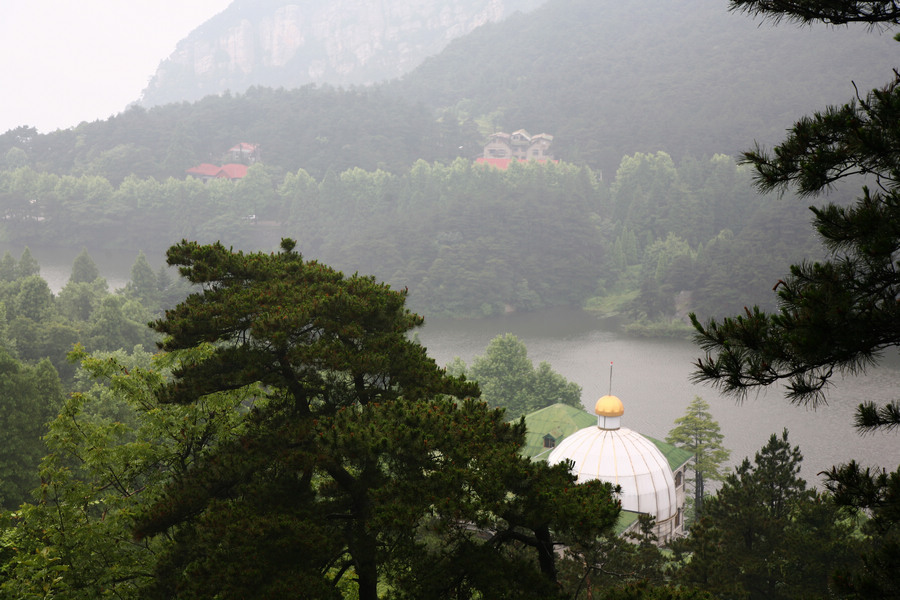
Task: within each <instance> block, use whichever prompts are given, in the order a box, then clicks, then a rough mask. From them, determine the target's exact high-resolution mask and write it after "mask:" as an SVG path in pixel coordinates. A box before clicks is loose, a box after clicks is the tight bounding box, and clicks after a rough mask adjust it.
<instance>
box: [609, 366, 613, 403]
mask: <svg viewBox="0 0 900 600" xmlns="http://www.w3.org/2000/svg"><path fill="white" fill-rule="evenodd" d="M609 395H610V396H612V361H609Z"/></svg>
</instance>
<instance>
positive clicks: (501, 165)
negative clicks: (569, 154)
mask: <svg viewBox="0 0 900 600" xmlns="http://www.w3.org/2000/svg"><path fill="white" fill-rule="evenodd" d="M513 160H518V161H519V162H520V163H524V162H529V161H528V160H526V159H524V158H518V159H512V158H484V157H479V158H476V159H475V162H476V163H479V164H482V165H490V166H492V167H496V168H497V169H500V170H501V171H505V170H507V169H508V168H509V163H511V162H512V161H513ZM531 162H536V163H541V164H544V163H545V162H547V161H546V160H544V159H541V160H534V161H531ZM551 162H553V163H559V161H558V160H554V161H551Z"/></svg>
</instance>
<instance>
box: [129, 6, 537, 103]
mask: <svg viewBox="0 0 900 600" xmlns="http://www.w3.org/2000/svg"><path fill="white" fill-rule="evenodd" d="M544 1H545V0H331V1H326V2H317V1H315V0H299V1H293V2H292V1H288V0H269V1H265V2H259V1H257V0H236V1H235V2H233V3H232V4H231V5H230V6H229V7H228V8H227V9H226V10H225V11H223V12H221V13H219V14H218V15H216V16H215V17H213V18H212V19H210V20H209V21H207V22H206V23H204V24H203V25H202V26H200V27H199V28H197V29H196V30H194V31H193V32H192V33H191V34H190V35H189V36H188V37H187V38H185V39H184V40H182V41H181V42H179V43H178V46H177V48H176V50H175V52H173V53H172V55H171V56H169V57H168V58H167V59H166V60H164V61H162V63H161V64H160V66H159V68H158V69H157V72H156V74H155V75H154V76H153V78H152V79H151V81H150V83H149V84H148V86H147V88H146V89H145V90H144V91H143V93H142V97H141V100H140V103H141V104H142V105H143V106H145V107H150V106H156V105H159V104H165V103H169V102H181V101H193V100H198V99H200V98H202V97H203V96H206V95H209V94H218V93H222V92H224V91H226V90H229V91H231V92H237V93H240V92H243V91H244V90H246V89H247V88H249V87H251V86H254V85H258V86H266V87H285V88H295V87H300V86H302V85H306V84H309V83H327V84H333V85H354V84H369V83H374V82H378V81H383V80H387V79H391V78H395V77H399V76H401V75H403V74H404V73H406V72H408V71H410V70H411V69H413V68H414V67H416V66H417V65H418V64H420V63H421V61H422V60H424V59H425V58H426V57H428V56H430V55H434V54H437V53H439V52H440V51H441V50H442V49H443V48H444V47H445V46H446V45H447V43H449V42H450V41H451V40H453V39H455V38H458V37H460V36H463V35H465V34H467V33H469V32H470V31H472V30H473V29H475V28H477V27H478V26H480V25H484V24H485V23H489V22H496V21H500V20H502V19H503V18H505V17H507V16H509V15H510V14H512V13H514V12H515V11H524V10H529V9H532V8H535V7H537V6H539V5H540V4H542V3H543V2H544Z"/></svg>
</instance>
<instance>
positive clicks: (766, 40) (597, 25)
mask: <svg viewBox="0 0 900 600" xmlns="http://www.w3.org/2000/svg"><path fill="white" fill-rule="evenodd" d="M895 55H896V47H895V42H893V40H892V38H891V36H890V35H888V34H879V33H878V32H875V33H874V34H869V33H867V32H866V30H865V26H862V25H857V26H854V27H848V28H845V27H839V28H826V27H825V26H822V25H817V26H808V27H803V28H800V27H791V26H784V27H773V26H772V25H771V24H763V25H759V24H758V22H756V21H754V20H753V19H751V18H750V17H747V16H743V15H734V14H730V13H729V12H728V10H727V3H726V2H722V1H721V0H675V1H671V2H662V3H634V2H617V1H615V0H550V1H549V2H547V3H546V4H545V5H543V6H542V7H540V8H538V9H536V10H534V11H532V12H530V13H528V14H524V15H514V16H512V17H510V18H509V19H507V20H505V21H503V22H500V23H493V24H488V25H485V26H483V27H480V28H479V29H477V30H475V31H473V32H472V33H471V34H469V35H468V36H466V37H464V38H460V39H458V40H455V41H453V42H452V43H451V44H450V45H449V46H448V47H447V49H446V50H445V51H444V52H442V53H441V54H440V55H438V56H435V57H432V58H429V59H428V60H426V61H425V63H424V64H423V65H422V66H421V67H419V68H418V69H416V70H415V71H413V72H412V73H410V74H409V75H407V76H405V77H404V78H403V80H402V81H400V82H399V83H396V84H393V85H391V86H389V88H388V89H389V90H390V91H391V92H393V93H396V94H397V95H398V96H399V97H402V98H404V99H406V100H410V101H421V102H424V103H425V104H426V105H428V106H430V107H432V108H435V109H438V108H441V107H446V108H447V109H448V110H449V111H450V112H451V113H452V114H455V115H457V116H459V117H465V116H473V117H477V118H479V119H481V120H482V122H483V123H484V126H485V127H486V128H487V129H493V130H506V131H510V130H515V129H518V128H520V127H524V128H525V129H527V130H528V131H530V132H532V133H537V132H539V131H546V132H548V133H551V134H553V135H555V136H556V140H555V150H556V152H557V155H558V156H560V157H561V158H564V159H565V160H569V161H573V162H577V163H582V162H583V163H584V164H588V165H591V166H592V167H594V168H601V169H603V172H604V173H610V172H611V171H612V170H614V169H615V168H616V166H617V165H618V163H619V160H620V159H621V157H622V156H623V155H626V154H633V153H635V152H656V151H657V150H663V151H666V152H668V153H669V154H671V155H672V156H674V157H676V158H678V157H682V156H685V155H694V156H709V155H711V154H713V153H716V152H722V153H725V154H729V155H733V154H736V153H737V152H739V151H742V150H744V149H746V148H747V146H748V144H751V143H752V141H753V140H754V139H756V140H759V141H761V142H764V143H768V144H772V143H774V142H776V141H778V140H780V139H781V136H782V134H783V132H784V130H785V129H786V128H787V127H789V126H790V125H791V124H793V122H794V121H795V120H796V119H797V118H798V117H800V116H801V115H803V114H804V113H805V112H806V111H808V110H809V107H810V106H824V105H826V104H829V103H839V102H844V101H846V99H847V98H848V97H850V96H852V95H853V93H854V91H853V85H852V83H851V82H855V83H856V84H857V85H858V87H859V89H861V90H864V89H868V88H869V87H874V86H877V85H881V84H882V83H883V82H884V81H886V80H887V79H889V78H890V76H891V74H892V68H893V67H894V66H896V65H895V64H894V62H893V58H894V56H895Z"/></svg>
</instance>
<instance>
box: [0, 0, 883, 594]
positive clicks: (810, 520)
mask: <svg viewBox="0 0 900 600" xmlns="http://www.w3.org/2000/svg"><path fill="white" fill-rule="evenodd" d="M276 4H277V3H272V6H275V5H276ZM535 4H537V3H535ZM238 8H240V6H238ZM729 8H730V9H731V12H729V11H728V9H729ZM236 12H237V13H240V11H236ZM229 14H230V13H229ZM248 14H249V13H248ZM245 16H247V15H245ZM250 16H252V15H250ZM229 18H230V17H229V16H228V14H225V13H223V16H221V18H220V21H221V24H222V26H223V27H226V28H227V24H228V23H230V22H229V21H228V19H229ZM247 18H249V16H247ZM898 18H900V17H898V14H897V11H896V7H895V6H894V4H893V3H890V2H825V1H813V2H799V3H798V2H788V1H785V2H781V1H776V2H761V1H758V0H732V1H731V2H725V1H724V0H702V1H698V2H693V1H692V2H686V1H678V2H672V3H667V4H665V5H660V6H654V7H636V6H633V5H631V4H629V3H618V2H612V1H605V0H604V1H597V0H593V1H589V0H565V1H564V0H549V1H547V2H544V3H542V4H541V6H540V7H538V8H536V9H535V10H533V11H530V12H526V13H524V14H522V13H518V14H513V15H511V16H509V17H508V18H506V19H504V20H502V21H500V22H497V23H491V24H487V25H485V26H483V27H480V28H477V29H475V30H474V31H472V32H471V33H470V34H468V35H466V36H463V37H461V38H459V39H457V40H455V41H454V42H452V43H450V44H449V45H448V46H447V48H446V49H445V50H444V51H443V52H441V53H440V54H439V55H436V56H432V57H428V58H427V59H426V60H425V61H424V62H423V63H422V64H421V66H419V67H418V68H417V69H415V70H413V71H411V72H408V73H406V74H404V75H403V76H402V77H400V78H399V79H395V80H392V81H385V82H380V83H378V84H375V85H371V86H368V87H349V88H342V87H332V86H329V85H316V84H310V85H306V86H304V87H300V88H289V87H273V88H269V87H250V88H248V89H246V90H240V91H239V92H235V93H232V92H223V93H221V94H218V95H211V96H207V97H205V98H203V99H200V100H198V101H196V102H191V103H188V102H180V103H171V104H166V105H161V106H155V107H152V108H142V107H140V106H134V107H131V108H129V109H128V110H126V111H124V112H123V113H121V114H119V115H117V116H115V117H112V118H110V119H108V120H106V121H98V122H95V123H83V124H81V125H79V126H78V127H74V128H71V129H67V130H60V131H56V132H52V133H48V134H38V133H37V131H36V130H35V129H33V128H32V127H29V126H28V125H27V124H23V125H22V126H21V127H17V128H15V129H12V130H10V131H7V132H5V133H3V134H2V135H0V240H2V242H4V243H5V244H6V245H7V246H8V247H10V248H15V249H16V250H15V252H6V253H5V254H4V255H3V256H2V258H0V433H2V439H3V441H4V442H5V443H4V444H3V447H2V450H0V595H3V596H4V597H5V596H9V597H15V598H33V597H42V598H59V599H63V598H73V599H74V598H85V599H87V598H91V599H93V598H106V597H108V598H113V597H115V598H194V597H218V598H246V597H257V596H259V597H297V598H350V599H355V598H358V599H365V600H374V599H378V598H457V599H458V598H470V599H477V598H541V599H546V598H560V599H562V598H586V597H594V598H606V599H615V598H636V597H645V598H684V599H688V598H738V597H739V598H795V597H806V598H887V597H894V596H895V595H896V589H897V577H898V573H900V564H898V556H900V555H898V553H897V551H896V550H897V548H898V535H900V533H898V532H900V528H898V509H897V507H898V506H900V505H898V495H900V470H898V471H896V472H890V471H887V470H876V469H873V468H868V467H867V466H865V465H864V464H862V462H861V461H856V460H854V461H851V462H849V463H847V464H842V465H834V467H833V468H831V469H830V470H829V471H828V472H827V473H825V474H824V479H825V483H824V487H822V488H817V487H816V486H815V484H814V482H812V481H810V482H807V481H804V480H803V479H802V478H801V477H800V475H799V468H800V467H799V465H800V464H801V461H802V449H801V448H799V447H797V446H794V445H793V444H792V443H791V442H790V441H789V434H788V431H787V430H782V428H781V427H780V426H779V425H778V424H773V429H776V430H775V431H766V432H764V433H761V434H760V439H759V444H760V446H761V449H760V450H759V452H757V453H756V454H755V456H754V457H753V458H752V459H751V457H749V456H748V457H746V458H744V457H740V456H736V457H735V458H736V459H737V460H738V462H737V465H736V467H734V468H728V466H727V461H728V458H729V450H728V441H727V440H723V439H722V436H721V434H720V432H719V427H718V423H716V421H715V419H714V417H713V415H712V414H710V412H709V406H708V405H706V404H705V403H704V402H703V401H702V400H701V399H700V398H699V397H697V398H696V399H695V401H694V403H693V404H691V405H690V406H689V407H688V411H687V412H686V413H685V415H684V416H683V417H681V418H679V419H677V420H676V421H675V422H674V423H673V424H672V428H671V430H670V433H669V437H668V438H667V440H668V441H669V442H670V443H671V444H674V445H676V446H678V447H680V448H683V449H687V450H689V451H691V452H693V453H694V461H693V463H692V465H693V466H692V470H693V474H694V488H693V491H694V496H695V500H694V502H695V506H694V508H695V511H696V512H695V513H694V515H693V519H692V523H691V525H690V528H689V531H688V532H687V534H686V537H684V538H683V539H680V540H677V541H673V542H672V543H671V544H670V547H669V548H668V549H661V548H660V547H659V546H658V543H659V542H660V540H657V539H656V538H655V536H654V533H653V532H654V526H655V523H654V522H653V519H652V518H648V516H647V515H643V516H642V517H640V518H639V519H638V521H637V525H636V527H635V530H634V532H633V533H632V534H629V537H623V536H620V535H618V533H617V531H618V530H617V523H618V522H619V518H620V516H621V506H620V504H619V502H618V500H617V493H618V490H617V489H615V487H614V486H612V485H611V484H609V483H604V482H601V481H599V480H593V481H587V482H585V481H582V482H580V483H579V482H578V480H577V478H576V476H575V475H574V474H573V473H571V472H570V470H569V464H568V463H566V462H563V463H560V464H557V465H554V466H548V464H547V463H546V462H539V461H535V462H533V461H531V460H530V459H528V458H527V457H525V456H523V455H522V452H521V451H522V448H523V444H524V440H525V421H524V419H522V418H521V417H522V416H523V415H526V414H529V413H531V412H533V411H535V410H539V409H542V408H545V407H548V406H550V405H553V404H555V403H563V404H567V405H570V406H574V407H581V405H582V397H581V387H580V385H581V384H582V383H583V382H574V381H569V380H567V379H566V377H564V376H563V375H562V374H561V373H560V372H558V371H557V370H556V369H555V367H554V365H553V364H551V363H550V362H539V363H537V364H535V362H533V361H532V359H531V358H529V356H528V349H527V348H526V346H525V344H524V343H523V342H522V341H521V340H520V339H518V338H517V337H516V336H514V335H512V334H506V335H501V336H498V337H497V338H495V339H494V340H492V341H491V342H490V343H489V344H488V345H487V346H486V347H485V348H484V349H483V352H481V353H480V354H478V355H477V356H475V358H474V359H473V360H471V361H470V363H469V364H466V363H465V362H463V361H462V360H461V359H457V360H455V361H453V362H451V363H450V364H449V365H448V367H447V368H446V369H444V368H441V367H440V366H439V365H438V364H436V363H435V361H434V359H433V358H431V357H430V356H429V355H428V353H427V350H426V349H425V348H424V347H423V346H422V345H421V344H420V343H419V341H418V339H417V337H416V335H415V332H416V329H417V328H418V327H420V326H421V325H422V323H423V319H424V317H423V316H422V315H424V316H427V317H442V318H448V319H474V318H491V317H499V316H500V315H506V314H510V313H524V314H532V315H534V316H535V318H537V319H540V317H541V315H542V311H546V310H548V309H559V308H566V309H574V310H578V311H585V312H587V313H589V314H591V315H595V316H596V317H597V318H603V319H606V321H605V322H606V323H608V324H609V325H608V326H610V327H620V328H621V330H622V331H623V332H625V334H626V335H633V336H650V337H674V338H679V339H682V340H683V339H686V338H687V337H688V336H689V335H691V334H693V335H694V336H695V340H696V342H697V343H698V345H699V348H698V351H697V354H698V355H703V356H701V357H700V358H699V360H698V362H697V365H696V371H695V373H694V378H695V380H697V381H701V382H705V383H709V384H711V385H713V386H715V387H717V388H718V389H719V390H721V391H724V392H725V393H729V394H732V395H734V396H736V397H738V398H743V397H744V396H745V395H746V394H747V393H748V392H750V391H754V390H757V389H761V388H765V387H768V386H773V385H775V386H778V385H782V384H783V385H784V386H785V387H784V389H783V390H782V391H785V392H786V395H787V400H788V401H791V402H794V403H798V404H808V405H812V406H816V405H822V404H823V401H824V400H825V398H826V397H825V395H824V390H825V389H827V386H828V385H829V384H830V382H831V381H833V379H834V378H835V377H836V376H837V375H840V374H843V373H860V372H863V373H864V372H865V369H866V368H867V367H869V366H870V365H873V364H877V363H878V361H880V360H882V359H883V358H884V357H885V356H890V355H891V353H893V352H895V351H896V348H897V346H898V343H900V338H898V326H897V323H898V322H900V321H898V318H900V315H898V312H897V311H898V304H897V298H898V294H900V290H898V282H897V276H896V270H897V262H896V258H897V253H898V239H900V235H898V231H900V229H898V225H897V223H900V215H898V214H897V210H898V209H897V207H898V206H900V201H898V193H900V192H898V187H897V182H898V180H900V167H898V162H897V158H896V157H897V148H896V146H897V139H900V135H898V130H900V125H898V123H900V118H898V117H900V77H898V75H897V73H896V71H893V70H892V69H893V67H895V66H896V65H895V64H893V63H892V62H891V61H892V60H893V56H894V54H893V53H892V52H891V51H894V52H896V48H897V46H896V43H897V42H896V41H893V40H891V38H890V34H891V33H893V32H894V31H895V29H896V26H897V24H898ZM760 21H762V23H763V24H762V25H760ZM773 22H774V23H773ZM791 24H800V25H803V27H801V28H796V27H791V26H790V25H791ZM825 25H828V26H829V27H826V26H825ZM851 79H852V80H853V82H851ZM885 82H887V83H886V84H885ZM879 84H881V85H882V86H883V87H874V86H877V85H879ZM873 88H874V89H873ZM829 105H831V107H829ZM805 113H808V114H809V116H806V117H804V116H803V114H805ZM792 123H793V126H791V124H792ZM787 128H789V129H788V131H787V134H786V137H785V133H784V130H785V129H787ZM520 129H521V130H523V133H522V135H527V132H524V130H525V129H527V131H528V132H531V133H532V134H536V133H545V134H548V136H551V138H552V145H551V149H552V154H553V156H554V158H553V159H551V160H546V161H537V160H531V161H523V162H519V161H511V162H510V163H509V164H508V165H506V164H504V165H503V166H502V168H498V167H495V166H492V165H488V164H483V163H480V162H477V161H476V159H477V158H478V157H480V156H481V153H482V148H483V146H484V144H485V143H486V141H487V139H488V136H489V135H491V134H493V133H496V132H498V131H505V132H507V133H511V132H514V131H517V130H520ZM782 137H784V139H783V141H781V142H780V143H778V140H779V139H781V138H782ZM547 139H550V138H547ZM754 140H756V144H755V145H754ZM240 144H247V145H250V147H252V148H253V149H254V151H253V152H252V153H243V152H242V151H241V146H240ZM773 144H777V145H775V146H774V147H773ZM235 147H236V148H238V150H234V148H235ZM748 148H749V150H747V149H748ZM741 150H744V152H743V153H741V152H740V151H741ZM226 163H228V164H231V165H232V167H233V168H231V169H230V170H227V172H225V174H227V175H229V177H222V178H218V177H213V178H211V179H209V180H206V179H203V178H200V177H194V176H189V175H188V174H187V170H188V169H190V168H191V167H196V166H198V165H201V164H207V165H212V166H213V168H214V169H220V168H222V165H224V164H226ZM196 172H197V171H195V173H196ZM220 174H221V173H220ZM235 174H236V175H235ZM771 192H777V193H771ZM825 193H829V194H831V195H830V196H829V197H828V200H827V203H824V204H822V205H818V206H814V207H813V208H812V209H811V212H810V210H809V209H807V204H808V203H809V202H810V197H816V199H815V200H813V202H818V201H819V200H818V197H819V196H820V195H823V194H825ZM811 221H812V224H811V223H810V222H811ZM179 240H180V241H179ZM45 247H55V248H63V249H67V251H68V252H69V255H70V256H71V257H72V267H71V276H70V277H69V278H68V280H67V281H66V282H65V283H64V284H62V285H60V287H59V289H51V287H50V285H49V284H48V282H47V281H46V280H45V279H44V278H43V277H42V276H41V265H40V264H39V262H38V261H37V260H36V259H35V256H34V254H33V253H32V251H33V250H34V249H37V248H45ZM100 250H113V251H115V252H117V253H120V254H126V253H127V254H126V255H127V256H133V257H135V259H134V262H133V265H132V267H131V270H130V272H129V275H128V276H127V277H126V279H127V283H126V284H125V285H124V286H122V287H121V288H119V289H110V285H109V284H108V283H107V280H106V279H105V278H104V277H105V274H104V273H103V272H102V271H101V269H100V268H98V266H97V264H96V263H95V262H94V259H93V258H92V254H96V252H97V251H100ZM162 253H165V255H166V260H167V265H166V266H163V267H162V268H160V269H158V270H157V269H154V268H153V267H152V266H151V264H158V261H157V260H156V257H159V256H160V255H162ZM790 265H793V266H790ZM579 314H583V313H579ZM730 315H735V316H730ZM148 324H149V325H148ZM692 326H693V327H692ZM649 376H652V369H649V370H648V377H649ZM766 401H777V400H774V399H772V398H769V399H767V400H766ZM859 401H860V405H859V409H858V411H857V416H856V422H855V425H856V428H857V429H858V430H859V431H860V432H862V433H866V432H875V431H886V432H894V433H895V432H896V429H897V427H898V424H900V405H898V401H897V399H896V398H893V397H891V398H860V399H859ZM746 410H753V408H751V407H746ZM825 410H827V407H826V408H825ZM809 418H810V419H811V420H812V419H815V418H816V415H815V414H812V413H811V414H810V417H809ZM844 433H846V434H849V433H850V432H844ZM766 440H768V441H766ZM741 454H743V452H742V453H741ZM710 481H716V482H719V483H720V485H719V486H718V489H711V488H710V486H708V485H707V484H708V482H710ZM713 487H716V486H713Z"/></svg>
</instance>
